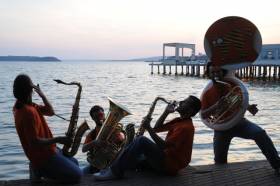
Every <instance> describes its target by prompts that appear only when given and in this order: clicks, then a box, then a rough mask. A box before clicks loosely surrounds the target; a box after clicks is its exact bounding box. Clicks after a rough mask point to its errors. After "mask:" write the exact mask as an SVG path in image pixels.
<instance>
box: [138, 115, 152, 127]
mask: <svg viewBox="0 0 280 186" xmlns="http://www.w3.org/2000/svg"><path fill="white" fill-rule="evenodd" d="M151 121H152V118H150V117H144V118H143V120H142V122H141V126H142V127H143V128H144V129H148V128H151Z"/></svg>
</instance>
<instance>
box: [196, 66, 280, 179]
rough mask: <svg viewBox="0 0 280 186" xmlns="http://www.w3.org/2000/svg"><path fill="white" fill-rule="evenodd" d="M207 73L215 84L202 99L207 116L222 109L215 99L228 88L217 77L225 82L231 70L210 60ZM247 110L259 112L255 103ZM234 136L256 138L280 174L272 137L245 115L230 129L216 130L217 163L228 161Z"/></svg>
mask: <svg viewBox="0 0 280 186" xmlns="http://www.w3.org/2000/svg"><path fill="white" fill-rule="evenodd" d="M206 73H207V76H208V77H209V78H210V79H212V81H213V84H214V86H213V87H212V88H210V89H208V90H207V91H208V93H207V94H205V95H207V96H205V97H203V98H202V99H201V103H202V104H201V115H202V117H205V116H206V115H208V113H209V112H212V111H213V110H215V109H220V108H219V105H220V104H213V103H215V100H214V99H216V98H219V97H221V96H222V92H224V91H226V90H223V89H227V88H225V87H224V88H223V89H221V86H220V85H219V84H218V82H216V79H217V80H219V81H220V82H223V81H224V79H225V77H227V76H229V75H230V73H231V72H229V71H227V70H225V69H222V68H220V67H218V66H213V65H212V62H209V63H208V64H207V71H206ZM227 91H229V90H227ZM220 101H221V102H222V101H223V99H221V100H220ZM220 101H219V102H220ZM247 110H248V111H249V112H250V113H251V114H253V115H255V114H256V113H257V112H258V109H257V107H256V105H255V104H253V105H249V106H248V108H247ZM234 137H240V138H244V139H251V140H254V141H255V142H256V144H257V145H258V147H259V148H260V149H261V151H262V153H263V154H264V155H265V157H266V159H267V160H268V161H269V163H270V165H271V166H272V168H273V169H275V173H276V174H279V168H280V158H279V156H278V152H277V150H276V149H275V147H274V144H273V142H272V141H271V139H270V137H269V136H268V135H267V133H266V131H265V130H264V129H262V128H261V127H259V126H258V125H256V124H255V123H253V122H251V121H249V120H247V119H246V118H244V117H243V118H242V119H241V120H240V121H239V122H238V123H237V124H236V125H235V126H234V127H232V128H230V129H227V130H222V131H218V130H214V143H213V145H214V156H215V157H214V161H215V163H216V164H225V163H227V155H228V149H229V145H230V142H231V140H232V139H233V138H234Z"/></svg>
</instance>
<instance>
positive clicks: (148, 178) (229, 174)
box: [0, 161, 280, 186]
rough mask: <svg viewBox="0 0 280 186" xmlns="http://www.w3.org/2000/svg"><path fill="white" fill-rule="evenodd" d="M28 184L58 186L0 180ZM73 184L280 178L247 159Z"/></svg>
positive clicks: (222, 185) (266, 185) (266, 183)
mask: <svg viewBox="0 0 280 186" xmlns="http://www.w3.org/2000/svg"><path fill="white" fill-rule="evenodd" d="M12 185H15V186H29V185H38V186H45V185H59V184H54V183H40V184H30V182H29V180H12V181H0V186H12ZM74 185H76V186H88V185H94V186H105V185H110V186H138V185H147V186H169V185H170V186H176V185H190V186H204V185H207V186H235V185H238V186H241V185H246V186H251V185H261V186H274V185H275V186H280V177H277V176H275V175H274V170H273V169H272V168H271V167H270V165H269V164H268V163H267V161H250V162H240V163H231V164H228V165H202V166H189V167H188V168H186V169H184V170H182V171H181V172H180V173H179V175H178V176H175V177H170V176H167V177H163V176H159V175H156V174H153V173H151V172H129V173H128V174H127V175H126V177H125V179H121V180H115V181H105V182H97V181H94V179H93V177H92V176H88V177H85V178H84V179H83V180H82V182H81V183H80V184H74Z"/></svg>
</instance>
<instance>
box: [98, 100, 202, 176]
mask: <svg viewBox="0 0 280 186" xmlns="http://www.w3.org/2000/svg"><path fill="white" fill-rule="evenodd" d="M199 110H200V100H199V99H198V98H196V97H195V96H189V97H188V98H187V99H185V100H183V101H180V102H179V106H178V107H177V108H176V111H177V112H178V113H179V114H180V117H177V118H175V119H173V120H171V121H170V122H167V123H164V121H165V119H166V118H167V116H168V115H169V114H170V113H173V112H175V106H174V104H168V105H167V107H166V109H165V111H164V112H163V114H162V115H161V116H160V118H159V119H158V121H157V122H156V124H155V127H154V128H152V127H151V126H150V118H144V121H143V127H144V128H145V129H146V130H147V131H148V133H149V134H150V136H151V138H152V139H153V141H152V140H150V139H148V138H147V137H144V136H139V137H136V138H135V139H134V141H133V142H132V143H131V144H130V145H128V146H127V148H126V149H125V150H124V151H123V152H122V153H121V154H120V156H119V157H118V158H117V159H116V160H115V161H114V162H113V164H112V165H111V167H109V168H107V169H105V170H101V171H100V172H99V173H95V174H94V176H95V179H96V180H110V179H116V178H122V177H123V176H124V173H125V171H126V170H128V169H135V168H136V167H137V165H139V163H142V161H145V162H146V163H147V164H148V166H149V167H151V168H152V169H153V170H154V171H156V172H158V173H162V174H169V175H175V174H177V173H178V171H179V170H181V169H183V168H184V167H186V166H187V165H188V164H189V163H190V161H191V154H192V145H193V137H194V126H193V123H192V119H191V117H193V116H195V115H196V114H197V112H198V111H199ZM163 131H167V132H168V133H167V135H166V138H165V140H163V139H161V138H160V137H159V136H158V134H157V133H156V132H163Z"/></svg>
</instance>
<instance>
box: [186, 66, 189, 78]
mask: <svg viewBox="0 0 280 186" xmlns="http://www.w3.org/2000/svg"><path fill="white" fill-rule="evenodd" d="M188 75H189V65H186V76H188Z"/></svg>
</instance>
